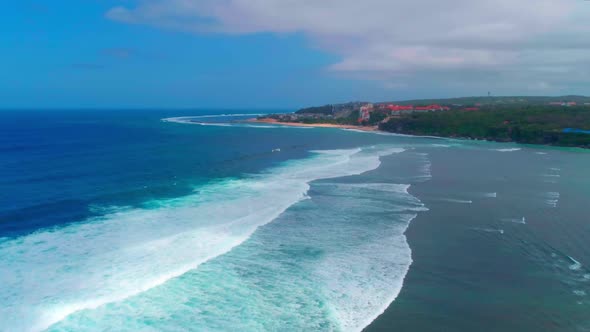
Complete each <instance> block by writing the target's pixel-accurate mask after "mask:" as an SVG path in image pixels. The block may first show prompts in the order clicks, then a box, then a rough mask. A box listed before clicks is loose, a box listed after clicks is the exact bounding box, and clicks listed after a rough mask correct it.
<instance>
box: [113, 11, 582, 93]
mask: <svg viewBox="0 0 590 332" xmlns="http://www.w3.org/2000/svg"><path fill="white" fill-rule="evenodd" d="M107 17H109V18H110V19H113V20H118V21H122V22H127V23H132V24H148V25H153V26H158V27H163V28H170V29H178V30H183V31H191V32H195V33H226V34H252V33H260V32H268V33H280V34H284V33H303V34H304V35H306V36H307V37H308V38H309V39H310V41H311V42H312V44H313V45H314V46H315V47H318V48H320V49H323V50H325V51H328V52H332V53H334V54H337V55H339V56H341V58H342V60H341V61H340V62H338V63H335V64H333V65H332V66H331V67H330V68H329V69H330V70H332V71H334V72H339V73H344V74H347V75H350V76H353V77H366V78H378V79H382V80H387V81H390V82H398V83H399V81H402V80H403V81H404V82H403V84H406V83H408V82H410V81H412V80H416V79H418V78H420V77H425V75H431V77H433V79H435V80H436V79H440V80H442V79H443V77H445V76H441V75H448V74H452V76H454V77H456V78H460V77H469V76H472V75H474V74H476V73H481V72H482V71H483V72H487V73H495V74H493V75H491V76H493V77H494V79H495V80H499V79H500V77H501V78H502V79H504V80H512V82H508V84H514V85H515V86H516V85H517V84H519V83H522V84H523V86H524V87H525V88H524V89H526V87H527V86H531V85H535V84H538V83H535V82H543V83H544V85H543V87H550V86H552V85H553V83H555V82H552V81H560V83H563V82H564V81H567V80H574V81H575V83H578V84H579V83H581V82H588V75H590V42H588V40H590V23H589V22H590V3H589V2H585V1H582V0H563V1H558V0H446V1H436V0H414V1H411V0H403V1H401V0H141V1H139V2H137V4H136V6H135V7H131V8H124V7H116V8H113V9H111V10H110V11H109V12H108V13H107ZM488 76H490V75H488ZM517 80H523V81H520V82H517ZM584 80H586V81H584ZM398 83H395V84H398ZM485 83H486V84H499V85H505V84H506V83H507V82H506V81H495V82H491V81H486V82H485ZM392 84H393V83H392Z"/></svg>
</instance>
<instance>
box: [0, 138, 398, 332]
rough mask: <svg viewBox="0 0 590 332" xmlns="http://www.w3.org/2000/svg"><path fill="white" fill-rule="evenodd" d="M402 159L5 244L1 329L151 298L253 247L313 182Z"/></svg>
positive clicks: (370, 154) (245, 182)
mask: <svg viewBox="0 0 590 332" xmlns="http://www.w3.org/2000/svg"><path fill="white" fill-rule="evenodd" d="M402 151H403V149H399V148H387V147H375V148H370V149H362V150H361V149H353V150H332V151H316V152H315V153H314V155H313V156H312V157H310V158H308V159H305V160H295V161H290V162H288V163H286V164H284V165H282V166H280V167H277V168H274V169H271V170H269V171H267V172H264V173H262V174H258V175H252V176H249V177H246V178H243V179H225V180H220V181H216V182H213V183H210V184H208V185H205V186H203V187H201V188H199V191H198V193H196V194H193V195H189V196H185V197H181V198H177V199H170V200H164V201H157V202H152V203H153V204H148V206H150V207H151V208H143V209H140V208H129V209H121V210H114V211H115V212H113V213H109V214H106V215H104V216H102V217H100V218H93V219H90V220H86V221H83V222H79V223H74V224H70V225H69V226H65V227H63V228H56V229H50V230H43V231H39V232H37V233H34V234H31V235H27V236H24V237H20V238H15V239H9V240H5V241H3V242H0V261H2V262H3V264H2V266H0V299H1V300H2V304H3V305H2V308H0V317H3V320H2V323H1V325H0V328H1V329H3V330H7V331H38V330H43V329H46V328H47V327H49V326H51V325H52V324H55V323H57V322H59V321H61V320H63V319H64V318H65V317H67V316H69V315H71V314H72V313H74V312H77V311H80V310H84V309H94V308H97V307H100V306H103V305H105V304H107V303H112V302H117V301H122V300H124V299H126V298H129V297H131V296H134V295H136V294H139V293H142V292H145V291H147V290H149V289H152V288H154V287H156V286H158V285H162V284H164V283H166V282H168V281H169V280H170V279H173V278H175V277H178V276H181V275H183V274H185V273H186V272H188V271H190V270H194V269H195V268H197V267H198V266H199V265H200V264H202V263H203V262H206V261H208V260H210V259H212V258H215V257H218V256H219V255H222V254H224V253H227V252H228V251H230V250H232V248H234V247H236V246H238V245H240V244H241V243H243V242H244V241H245V240H246V239H248V238H249V237H250V236H251V235H252V234H253V232H254V231H255V230H256V229H257V228H258V227H259V226H261V225H264V224H267V223H269V222H271V221H272V220H274V219H275V218H277V217H278V216H279V215H280V214H281V213H283V212H284V211H285V210H286V209H287V208H288V207H289V206H291V205H292V204H294V203H295V202H297V201H300V200H303V199H305V197H306V192H307V191H308V189H309V184H308V183H309V182H310V181H313V180H316V179H322V178H333V177H341V176H347V175H355V174H360V173H363V172H366V171H368V170H371V169H375V168H377V167H378V166H379V164H380V160H379V157H381V156H385V155H388V154H391V153H396V152H402Z"/></svg>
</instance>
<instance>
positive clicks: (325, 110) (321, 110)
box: [295, 105, 333, 115]
mask: <svg viewBox="0 0 590 332" xmlns="http://www.w3.org/2000/svg"><path fill="white" fill-rule="evenodd" d="M332 109H333V107H332V105H324V106H317V107H308V108H302V109H300V110H299V111H297V112H295V114H325V115H329V114H332Z"/></svg>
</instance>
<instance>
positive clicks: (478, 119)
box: [379, 104, 590, 148]
mask: <svg viewBox="0 0 590 332" xmlns="http://www.w3.org/2000/svg"><path fill="white" fill-rule="evenodd" d="M379 128H380V129H381V130H384V131H389V132H396V133H402V134H411V135H429V136H442V137H458V138H472V139H486V140H493V141H500V142H517V143H530V144H548V145H559V146H577V147H585V148H590V135H588V134H581V133H564V132H563V130H564V129H565V128H577V129H583V130H590V107H588V106H578V107H556V106H542V105H531V104H525V105H521V106H517V105H511V106H510V107H499V106H486V107H482V108H481V109H480V110H479V111H464V110H452V111H446V112H427V113H412V114H405V115H402V116H400V117H393V118H391V119H390V120H389V121H388V122H386V123H382V124H380V126H379Z"/></svg>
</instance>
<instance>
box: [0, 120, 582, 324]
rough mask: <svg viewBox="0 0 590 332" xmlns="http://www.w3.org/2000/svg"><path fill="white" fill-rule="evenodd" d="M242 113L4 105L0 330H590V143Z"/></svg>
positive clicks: (0, 166)
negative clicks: (263, 121)
mask: <svg viewBox="0 0 590 332" xmlns="http://www.w3.org/2000/svg"><path fill="white" fill-rule="evenodd" d="M244 113H248V114H255V113H258V112H256V111H252V112H243V111H241V112H237V111H204V110H201V111H184V112H183V111H155V110H152V111H142V112H140V111H90V110H84V111H77V112H74V111H44V112H41V111H19V112H5V113H4V114H3V117H4V119H5V121H2V123H1V124H0V127H1V128H0V129H1V131H0V132H1V133H0V151H1V154H0V170H1V174H2V177H1V178H0V189H1V190H0V262H1V265H0V304H1V306H0V331H42V330H48V331H105V330H117V331H180V330H193V331H236V330H243V331H317V330H320V331H360V330H362V329H364V328H366V327H367V326H368V329H369V330H371V329H375V330H379V329H380V330H392V329H395V330H406V329H414V330H426V329H427V327H430V328H432V329H433V330H434V328H435V327H436V326H438V327H440V326H441V325H439V324H445V322H446V324H448V325H447V326H449V327H452V326H454V327H457V328H460V327H465V328H466V329H467V328H468V327H471V326H477V325H478V324H480V325H482V326H485V325H484V324H487V323H486V319H488V318H489V317H487V316H485V315H484V316H481V315H480V314H481V313H479V312H477V310H476V308H477V307H473V306H471V307H472V308H474V310H473V311H474V312H473V313H472V315H469V312H467V315H465V314H464V312H465V310H460V309H456V310H455V311H453V306H452V305H450V303H454V301H455V299H457V298H458V299H462V300H461V301H462V303H465V304H468V303H470V302H469V301H470V300H471V301H472V302H474V301H473V299H472V297H471V296H470V295H469V294H475V295H474V297H477V294H478V293H477V292H478V291H480V292H482V291H483V290H484V289H485V290H488V291H489V290H495V292H491V293H489V294H493V293H495V294H500V293H501V292H507V291H508V290H507V289H506V285H513V283H515V282H519V283H522V284H523V285H525V287H520V289H519V288H516V287H514V289H511V290H510V291H511V293H510V297H509V298H510V299H511V300H509V299H508V298H507V297H496V298H494V297H491V298H490V301H491V303H492V305H491V307H490V306H488V307H485V306H483V307H481V308H480V310H481V311H488V312H489V311H490V310H491V311H493V310H498V311H500V312H501V311H502V308H510V309H511V310H512V307H511V306H510V304H511V303H512V304H514V303H518V304H521V306H520V308H521V309H522V310H523V312H525V314H524V316H523V317H525V318H524V319H521V321H522V322H523V323H522V324H521V325H509V326H505V327H504V330H506V329H510V328H515V329H516V328H517V327H518V328H519V329H520V330H522V329H523V328H524V329H525V330H526V329H530V330H531V331H535V330H539V326H540V325H538V324H537V323H536V322H539V320H534V319H529V318H531V317H534V316H535V315H542V314H543V313H544V312H545V311H552V314H553V315H554V316H553V317H554V318H553V320H554V323H555V324H556V325H553V327H557V328H563V330H568V329H569V328H575V329H579V330H584V329H585V328H587V327H588V326H589V325H587V324H588V321H586V320H585V319H584V312H588V311H587V310H588V308H589V303H590V302H589V301H588V300H587V294H588V293H590V289H589V286H590V271H588V270H587V269H586V266H587V264H590V259H589V258H590V249H589V246H588V242H587V240H588V234H589V226H588V223H587V220H588V219H587V215H585V214H584V212H585V206H584V202H589V201H590V199H588V198H589V197H590V195H589V194H590V193H589V190H588V188H590V181H589V179H588V177H587V176H585V171H586V170H587V169H588V166H590V154H588V153H586V152H583V151H577V150H563V149H548V148H534V147H524V146H514V145H502V144H493V143H481V142H463V141H450V140H442V139H435V138H415V137H404V136H396V135H387V134H375V133H362V132H355V131H347V130H338V129H314V128H296V127H282V126H273V125H260V124H250V123H243V122H234V121H236V120H242V119H245V118H248V117H251V115H244ZM228 114H229V115H228ZM586 204H587V203H586ZM549 216H550V217H549ZM406 235H408V237H406ZM442 253H448V256H447V255H442ZM470 257H477V258H478V259H479V260H480V261H481V266H473V265H470V264H473V262H470V261H468V260H469V258H470ZM506 257H511V258H510V259H506ZM486 267H487V268H486ZM500 271H502V272H501V273H500ZM470 273H471V274H470ZM432 275H435V276H438V277H430V278H429V277H428V276H432ZM442 275H444V278H443V277H439V276H442ZM469 278H474V280H485V287H481V286H482V285H480V284H478V283H477V282H474V283H475V284H473V283H471V281H468V280H470V279H469ZM462 282H466V283H467V285H464V287H455V288H453V287H450V285H455V284H456V283H459V284H461V283H462ZM478 287H481V288H478ZM426 290H429V292H427V293H426V292H425V291H426ZM400 292H401V293H400ZM489 294H488V295H489ZM535 296H537V299H538V298H541V297H542V298H543V299H544V301H546V302H547V303H550V304H547V305H542V306H534V305H532V304H530V303H529V302H531V303H532V300H531V299H535ZM434 300H437V301H439V300H440V301H442V302H443V303H444V301H445V300H446V301H448V303H449V304H448V305H446V306H444V307H443V308H442V309H441V308H440V307H439V306H436V308H439V309H438V310H441V311H442V312H436V310H433V307H435V306H434V305H433V304H432V302H433V301H434ZM479 302H487V300H482V299H481V297H480V301H479ZM392 303H393V304H392ZM437 304H439V303H438V302H437ZM527 306H528V307H527ZM388 308H389V309H388ZM527 308H528V309H530V310H529V311H527V310H526V309H527ZM548 308H551V310H549V309H548ZM462 311H463V315H461V312H462ZM429 313H432V316H431V317H429V316H428V315H429ZM434 314H436V315H437V316H434ZM441 316H444V317H446V319H447V320H446V321H445V320H442V321H441V320H437V318H440V317H441ZM377 317H379V318H377ZM527 317H528V318H527ZM416 318H419V319H416ZM376 319H377V320H376ZM428 321H430V322H431V324H430V325H428ZM451 321H452V322H454V323H450V322H451ZM458 322H459V323H460V322H463V323H465V324H464V325H461V324H459V323H458ZM478 322H479V323H478ZM420 324H426V326H421V325H420ZM453 324H454V325H453ZM457 324H459V325H457ZM470 324H475V325H470ZM536 324H537V325H536ZM542 324H545V323H544V322H543V323H542ZM487 326H489V325H487ZM543 326H544V325H543Z"/></svg>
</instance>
